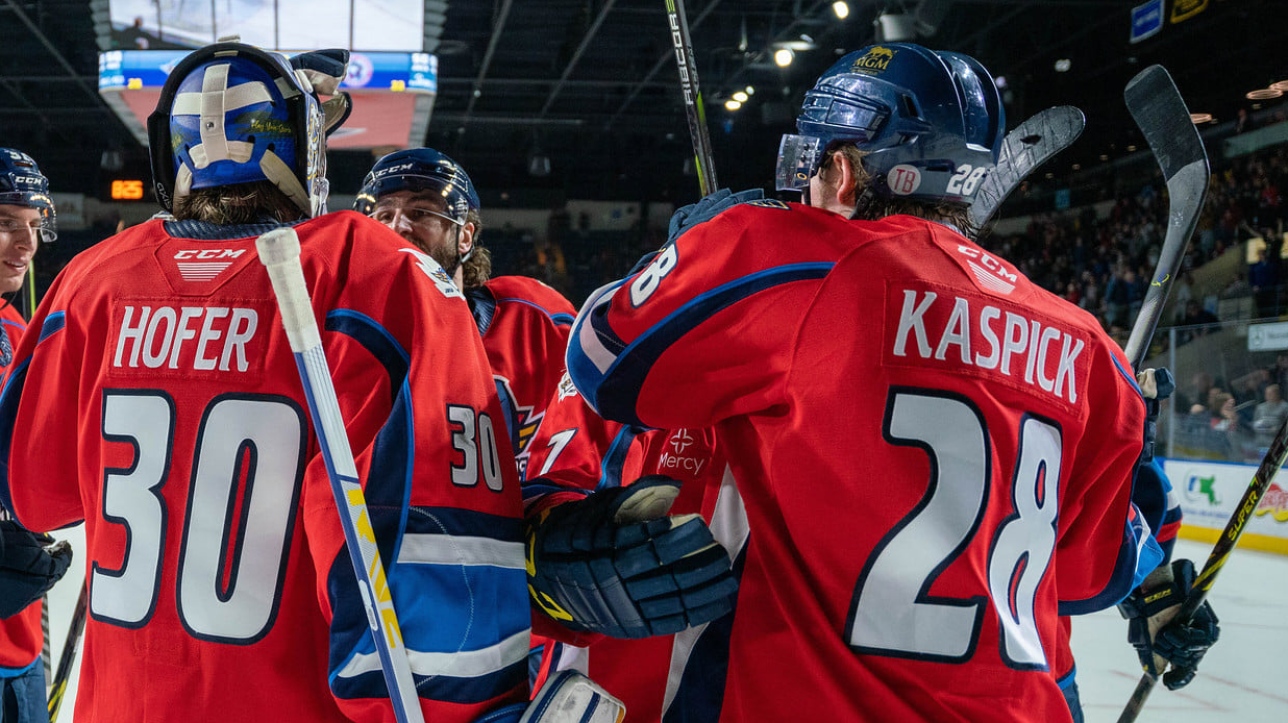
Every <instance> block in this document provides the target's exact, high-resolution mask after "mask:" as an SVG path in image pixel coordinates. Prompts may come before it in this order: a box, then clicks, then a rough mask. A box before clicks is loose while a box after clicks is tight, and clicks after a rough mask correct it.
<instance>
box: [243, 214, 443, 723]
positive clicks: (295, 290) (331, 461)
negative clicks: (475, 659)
mask: <svg viewBox="0 0 1288 723" xmlns="http://www.w3.org/2000/svg"><path fill="white" fill-rule="evenodd" d="M256 245H257V247H258V250H259V260H260V262H261V263H263V264H264V266H266V267H267V268H268V275H269V278H270V279H271V280H272V282H273V293H274V294H275V295H276V296H277V308H278V310H279V311H281V314H282V325H283V326H284V327H286V337H287V339H289V340H290V343H291V351H293V352H295V364H296V367H298V369H299V371H300V381H301V382H302V383H303V384H304V395H305V397H307V399H308V403H309V416H311V417H312V418H313V428H314V429H315V430H316V432H317V435H318V446H319V447H321V449H322V458H323V460H324V461H325V463H326V472H327V477H328V478H330V480H331V492H332V494H334V495H335V505H336V507H337V508H338V509H339V511H340V526H341V527H343V528H344V539H345V542H346V543H347V545H346V546H347V547H348V548H349V559H350V560H351V561H352V562H353V570H354V572H355V573H356V574H357V577H358V589H359V590H360V591H361V592H362V603H363V606H364V607H365V608H366V610H367V621H368V623H369V624H370V626H371V633H372V635H373V636H374V637H375V641H376V651H377V653H379V655H380V668H381V671H382V672H383V673H384V676H385V685H386V686H387V687H388V688H389V698H390V700H391V701H392V702H393V706H394V716H395V717H396V718H397V719H398V721H399V723H424V720H425V719H424V717H423V716H422V715H421V710H420V698H419V696H418V695H417V694H416V684H415V681H414V679H413V678H412V673H411V663H410V661H408V659H407V648H406V646H405V645H404V644H403V639H402V630H401V629H400V628H399V627H398V616H397V614H396V613H395V612H394V601H393V596H392V595H391V594H390V592H389V583H388V581H387V580H386V579H385V567H384V565H383V564H382V563H381V562H380V551H379V549H377V547H376V538H375V535H374V534H373V533H372V528H371V518H370V516H368V514H367V501H366V499H365V498H364V497H363V494H362V485H361V483H360V482H359V480H358V470H357V466H356V465H355V464H354V462H353V451H352V450H351V449H350V448H349V437H348V435H346V434H345V431H344V420H343V419H342V418H341V416H340V405H339V403H338V402H336V398H335V387H334V386H333V385H332V383H331V371H330V369H329V368H328V367H327V363H326V354H325V353H324V352H323V350H322V336H321V334H320V333H319V332H318V323H317V318H316V317H315V316H314V315H313V305H312V303H311V302H310V300H309V290H308V287H307V286H306V285H305V283H304V269H303V267H301V266H300V238H299V236H297V235H296V234H295V229H293V228H290V227H289V226H286V227H282V228H276V229H273V230H272V231H269V232H268V233H266V234H264V235H263V236H260V237H259V240H258V241H257V242H256Z"/></svg>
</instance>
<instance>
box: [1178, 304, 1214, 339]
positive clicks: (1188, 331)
mask: <svg viewBox="0 0 1288 723" xmlns="http://www.w3.org/2000/svg"><path fill="white" fill-rule="evenodd" d="M1218 323H1220V319H1217V318H1216V314H1213V313H1212V312H1210V311H1208V310H1207V309H1205V308H1203V306H1202V305H1200V304H1199V302H1198V301H1196V300H1194V299H1190V300H1189V301H1187V302H1185V316H1184V317H1182V318H1181V324H1180V325H1181V326H1182V327H1183V328H1182V329H1181V331H1180V334H1179V337H1180V339H1179V343H1181V344H1185V343H1188V342H1190V341H1192V340H1194V339H1197V338H1198V337H1200V336H1206V335H1207V334H1209V333H1211V332H1213V331H1216V326H1215V324H1218Z"/></svg>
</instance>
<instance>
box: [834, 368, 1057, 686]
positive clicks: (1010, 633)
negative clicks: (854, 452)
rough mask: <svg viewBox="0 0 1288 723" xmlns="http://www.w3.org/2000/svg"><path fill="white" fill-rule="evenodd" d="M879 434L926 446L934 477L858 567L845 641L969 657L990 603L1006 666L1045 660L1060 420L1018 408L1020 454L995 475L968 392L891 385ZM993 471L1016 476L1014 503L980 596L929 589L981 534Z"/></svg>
mask: <svg viewBox="0 0 1288 723" xmlns="http://www.w3.org/2000/svg"><path fill="white" fill-rule="evenodd" d="M884 432H885V436H886V439H887V441H889V442H890V443H891V444H895V445H901V446H912V447H920V448H921V449H923V450H925V452H926V454H927V455H928V456H929V457H930V480H929V483H928V486H927V489H926V492H925V494H924V495H923V496H922V498H921V500H920V501H919V502H918V503H917V505H916V506H915V507H914V508H913V510H912V511H911V512H910V513H908V515H907V516H905V517H904V518H903V519H902V520H900V521H899V523H898V524H896V525H895V526H894V528H893V529H892V530H891V531H890V532H889V533H888V534H887V535H886V536H885V537H884V538H883V539H882V540H881V542H879V543H878V544H877V546H876V548H875V549H874V550H873V552H872V555H871V557H869V558H868V561H867V564H866V565H865V566H864V569H863V572H862V573H861V574H860V576H859V581H858V584H857V585H856V586H855V591H854V598H853V604H852V607H851V609H850V614H849V618H850V619H849V621H848V622H847V624H846V631H845V632H846V637H847V640H848V642H849V644H850V646H851V647H853V648H854V649H855V650H856V651H857V652H861V653H868V654H876V655H887V656H893V657H902V658H918V659H927V660H938V661H941V662H964V661H966V660H968V659H969V658H970V657H971V656H972V655H973V653H974V650H975V646H976V644H977V643H978V639H979V632H980V626H981V624H982V622H983V618H984V614H985V612H986V610H987V608H988V607H989V605H988V603H990V602H991V603H992V605H991V606H992V608H993V609H994V610H995V611H996V612H997V614H998V616H999V617H1000V619H1001V627H1002V647H1001V652H1002V656H1003V658H1004V659H1005V660H1006V662H1007V664H1008V665H1010V666H1012V667H1015V668H1019V669H1035V668H1036V669H1045V668H1046V666H1047V659H1046V654H1045V653H1044V651H1043V649H1042V644H1041V641H1040V640H1039V638H1038V629H1037V622H1036V619H1035V617H1034V611H1033V609H1034V604H1035V599H1036V596H1037V589H1038V585H1039V583H1040V582H1041V581H1042V578H1043V577H1044V576H1045V574H1046V570H1047V567H1048V565H1049V564H1050V562H1051V556H1052V554H1053V553H1054V551H1055V542H1056V531H1055V523H1056V507H1057V499H1058V496H1057V491H1058V489H1059V485H1060V456H1061V454H1062V447H1063V444H1062V439H1061V434H1060V429H1059V428H1058V427H1056V426H1055V425H1053V424H1050V423H1048V422H1045V421H1043V420H1041V419H1038V418H1037V417H1034V416H1030V415H1025V416H1024V417H1023V418H1022V419H1021V421H1020V429H1019V454H1018V455H1017V459H1016V460H1015V464H1014V466H1013V468H1012V469H1011V470H1008V471H1005V472H1003V473H1001V474H997V473H995V472H993V471H992V470H991V469H990V466H991V462H990V459H991V454H990V447H991V441H990V438H989V434H988V428H987V425H986V424H985V423H984V418H983V416H982V415H981V414H980V412H979V410H978V409H977V408H976V407H975V406H974V405H973V404H971V403H970V402H969V401H967V400H966V399H964V398H961V397H955V396H947V395H944V394H941V393H933V392H928V391H926V390H907V389H903V390H899V389H896V390H893V391H892V392H891V396H890V400H889V406H888V408H887V412H886V422H885V429H884ZM994 479H1009V480H1010V481H1011V499H1012V502H1013V509H1014V513H1013V514H1012V515H1011V516H1009V517H1008V518H1006V519H1005V520H1003V521H1002V522H1001V523H1000V524H999V525H998V526H997V529H996V530H991V531H989V533H991V536H992V544H991V547H990V550H989V559H988V591H987V592H988V595H987V597H985V596H984V595H975V596H967V597H947V596H935V595H931V594H930V589H931V587H932V586H933V585H934V583H935V580H936V579H937V578H938V577H939V576H940V575H941V574H942V573H943V572H944V570H946V569H947V568H948V567H949V566H950V565H951V564H952V563H953V561H954V560H956V559H957V557H958V556H959V555H961V554H962V552H963V551H964V550H965V549H966V548H967V546H968V545H970V544H971V541H972V540H974V539H975V538H976V537H977V533H978V532H979V527H980V523H981V521H982V520H983V518H984V512H985V510H986V508H987V504H988V501H989V499H990V490H989V487H990V483H991V480H994Z"/></svg>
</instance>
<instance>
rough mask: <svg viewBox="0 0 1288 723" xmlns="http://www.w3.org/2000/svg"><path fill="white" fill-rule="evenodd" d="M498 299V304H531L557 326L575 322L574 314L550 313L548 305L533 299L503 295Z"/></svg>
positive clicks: (570, 324)
mask: <svg viewBox="0 0 1288 723" xmlns="http://www.w3.org/2000/svg"><path fill="white" fill-rule="evenodd" d="M496 301H497V303H498V304H499V303H501V302H508V303H513V304H523V305H525V306H531V307H532V308H534V309H536V310H537V311H540V312H541V313H542V314H543V315H545V317H546V318H547V319H549V320H551V321H553V322H554V323H555V325H557V326H572V322H573V317H572V316H570V315H568V314H562V313H561V314H552V313H550V310H549V309H547V308H546V307H544V306H542V305H541V304H538V303H537V302H535V301H533V300H531V299H521V298H519V297H517V296H503V297H501V298H499V299H497V300H496Z"/></svg>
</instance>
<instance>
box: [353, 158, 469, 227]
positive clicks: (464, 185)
mask: <svg viewBox="0 0 1288 723" xmlns="http://www.w3.org/2000/svg"><path fill="white" fill-rule="evenodd" d="M399 191H413V192H420V191H428V192H430V193H435V194H438V195H440V196H442V199H443V202H444V203H446V204H447V215H448V216H450V217H451V218H452V219H453V220H454V221H456V223H457V225H460V224H463V223H465V217H466V215H468V214H469V212H470V211H477V210H479V206H480V205H481V204H480V203H479V195H478V193H476V192H475V191H474V184H473V183H472V182H471V181H470V177H469V175H468V174H466V173H465V169H464V168H461V167H460V165H459V164H457V163H456V161H453V160H452V159H451V158H449V157H448V156H447V155H446V154H444V153H439V152H438V151H436V150H434V149H433V148H408V149H406V150H401V151H394V152H393V153H390V154H388V155H386V156H383V157H382V158H381V159H380V160H378V161H376V165H374V166H372V167H371V172H370V173H368V174H367V177H366V178H365V179H363V181H362V190H360V191H358V196H357V198H356V199H354V202H353V210H355V211H357V212H359V213H363V214H366V215H368V216H369V215H371V213H372V212H373V211H374V210H375V208H376V201H378V200H379V199H380V197H381V196H385V195H388V194H390V193H397V192H399Z"/></svg>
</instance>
